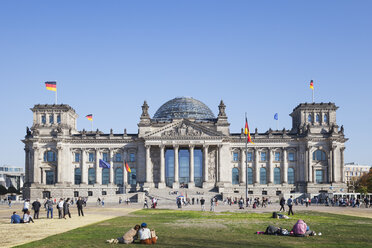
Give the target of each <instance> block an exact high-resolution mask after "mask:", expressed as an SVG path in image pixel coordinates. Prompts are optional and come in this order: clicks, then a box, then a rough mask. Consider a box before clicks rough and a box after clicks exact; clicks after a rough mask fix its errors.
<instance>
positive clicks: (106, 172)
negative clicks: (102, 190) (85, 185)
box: [102, 168, 110, 185]
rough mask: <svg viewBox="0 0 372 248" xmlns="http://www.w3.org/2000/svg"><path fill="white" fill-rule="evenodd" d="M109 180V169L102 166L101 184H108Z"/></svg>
mask: <svg viewBox="0 0 372 248" xmlns="http://www.w3.org/2000/svg"><path fill="white" fill-rule="evenodd" d="M109 181H110V169H109V168H103V169H102V185H106V184H109Z"/></svg>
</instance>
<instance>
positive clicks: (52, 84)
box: [45, 82, 57, 91]
mask: <svg viewBox="0 0 372 248" xmlns="http://www.w3.org/2000/svg"><path fill="white" fill-rule="evenodd" d="M45 87H46V89H47V90H52V91H57V82H45Z"/></svg>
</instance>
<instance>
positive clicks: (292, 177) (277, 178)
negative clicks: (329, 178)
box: [232, 168, 324, 184]
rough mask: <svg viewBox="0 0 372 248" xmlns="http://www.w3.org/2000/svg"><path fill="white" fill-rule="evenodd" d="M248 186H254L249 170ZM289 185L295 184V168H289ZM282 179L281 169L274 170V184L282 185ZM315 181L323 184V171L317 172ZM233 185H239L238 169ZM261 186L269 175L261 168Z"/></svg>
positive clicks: (234, 173)
mask: <svg viewBox="0 0 372 248" xmlns="http://www.w3.org/2000/svg"><path fill="white" fill-rule="evenodd" d="M247 174H248V184H253V169H252V168H248V171H247ZM287 179H288V184H294V182H295V174H294V169H293V168H288V170H287ZM281 181H282V178H281V173H280V168H274V184H281ZM315 181H316V183H323V182H324V181H323V170H316V171H315ZM232 184H239V170H238V168H233V169H232ZM260 184H267V173H266V168H260Z"/></svg>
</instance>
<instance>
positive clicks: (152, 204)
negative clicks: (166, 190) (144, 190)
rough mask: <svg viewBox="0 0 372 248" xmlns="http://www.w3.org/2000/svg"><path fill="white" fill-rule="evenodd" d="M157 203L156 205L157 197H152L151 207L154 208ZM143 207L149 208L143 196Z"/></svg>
mask: <svg viewBox="0 0 372 248" xmlns="http://www.w3.org/2000/svg"><path fill="white" fill-rule="evenodd" d="M157 205H158V199H157V198H156V197H153V198H152V199H151V208H156V206H157ZM143 208H149V204H148V201H147V198H145V201H144V202H143Z"/></svg>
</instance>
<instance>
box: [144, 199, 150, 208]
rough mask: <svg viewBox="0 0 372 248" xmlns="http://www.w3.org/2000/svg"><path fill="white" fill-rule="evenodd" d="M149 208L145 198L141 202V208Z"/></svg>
mask: <svg viewBox="0 0 372 248" xmlns="http://www.w3.org/2000/svg"><path fill="white" fill-rule="evenodd" d="M145 207H146V208H149V204H148V203H147V199H145V201H144V203H143V208H145Z"/></svg>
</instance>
